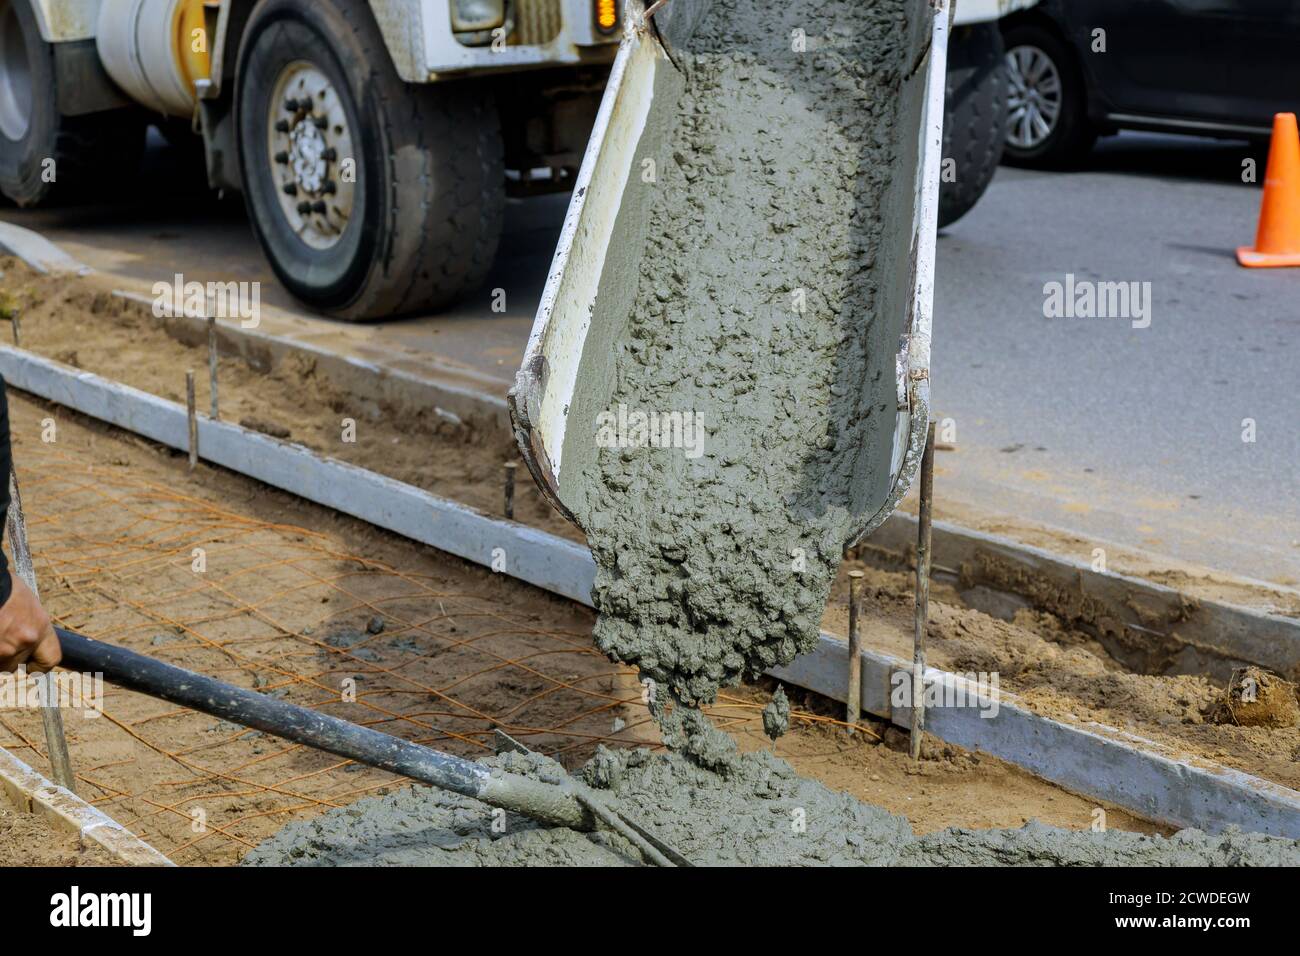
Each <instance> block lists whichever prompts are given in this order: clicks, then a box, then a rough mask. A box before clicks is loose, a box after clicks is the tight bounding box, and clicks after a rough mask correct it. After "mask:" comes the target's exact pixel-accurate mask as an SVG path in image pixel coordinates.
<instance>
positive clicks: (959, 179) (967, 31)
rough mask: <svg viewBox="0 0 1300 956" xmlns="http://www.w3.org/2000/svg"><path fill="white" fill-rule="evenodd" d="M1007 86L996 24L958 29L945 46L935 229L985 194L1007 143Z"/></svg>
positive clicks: (967, 208)
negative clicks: (941, 163) (945, 82)
mask: <svg viewBox="0 0 1300 956" xmlns="http://www.w3.org/2000/svg"><path fill="white" fill-rule="evenodd" d="M1006 119H1007V83H1006V67H1005V64H1004V62H1003V49H1002V34H1001V33H1000V32H999V30H998V26H997V24H996V23H981V24H975V25H972V26H967V27H962V28H959V29H958V30H957V31H956V32H955V33H954V34H953V36H952V39H951V40H950V41H949V45H948V87H947V93H946V96H945V98H944V120H943V157H944V161H945V162H944V166H945V173H947V169H948V167H949V165H950V164H949V162H948V161H949V160H951V168H952V175H951V176H949V175H944V176H943V177H941V179H940V181H939V228H941V229H942V228H943V227H944V226H948V225H951V224H952V223H954V222H956V221H957V220H958V219H960V218H961V217H962V216H964V215H966V213H968V212H970V211H971V209H972V208H974V206H975V204H976V203H977V202H978V201H979V198H980V197H981V196H983V195H984V191H985V190H986V189H988V186H989V183H990V182H991V181H992V180H993V174H994V172H996V171H997V168H998V162H999V160H1001V158H1002V144H1003V141H1004V140H1005V138H1006Z"/></svg>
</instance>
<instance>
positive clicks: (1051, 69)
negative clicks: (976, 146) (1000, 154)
mask: <svg viewBox="0 0 1300 956" xmlns="http://www.w3.org/2000/svg"><path fill="white" fill-rule="evenodd" d="M1007 77H1008V80H1009V83H1010V87H1011V90H1010V93H1009V95H1008V97H1007V110H1008V113H1009V116H1008V120H1007V142H1008V143H1010V144H1011V145H1012V146H1015V147H1016V148H1017V149H1033V148H1035V147H1036V146H1039V145H1041V144H1042V143H1043V142H1044V141H1045V140H1046V139H1047V138H1048V137H1049V136H1051V135H1052V132H1053V131H1054V130H1055V129H1056V123H1057V120H1058V119H1060V116H1061V74H1060V71H1058V70H1057V69H1056V64H1055V63H1053V62H1052V58H1051V57H1050V56H1048V55H1047V54H1046V53H1044V52H1043V51H1042V50H1040V49H1039V48H1038V47H1036V46H1018V47H1013V48H1012V49H1010V50H1008V51H1007Z"/></svg>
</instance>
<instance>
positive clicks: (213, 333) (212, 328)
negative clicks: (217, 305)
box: [208, 316, 221, 422]
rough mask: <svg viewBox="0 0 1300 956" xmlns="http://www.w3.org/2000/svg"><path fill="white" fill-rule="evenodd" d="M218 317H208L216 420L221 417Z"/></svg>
mask: <svg viewBox="0 0 1300 956" xmlns="http://www.w3.org/2000/svg"><path fill="white" fill-rule="evenodd" d="M217 358H218V353H217V318H216V316H211V317H209V318H208V392H209V394H210V396H211V398H212V412H211V417H212V420H213V421H214V422H215V421H217V419H219V418H221V405H220V403H219V402H218V401H217Z"/></svg>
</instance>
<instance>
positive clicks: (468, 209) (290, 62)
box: [236, 0, 505, 320]
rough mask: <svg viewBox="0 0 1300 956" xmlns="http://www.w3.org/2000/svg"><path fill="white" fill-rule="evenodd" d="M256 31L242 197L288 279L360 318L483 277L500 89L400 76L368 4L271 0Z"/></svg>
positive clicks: (309, 297) (305, 296)
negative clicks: (494, 92) (495, 94)
mask: <svg viewBox="0 0 1300 956" xmlns="http://www.w3.org/2000/svg"><path fill="white" fill-rule="evenodd" d="M244 36H245V40H244V44H243V47H242V49H241V50H240V54H239V66H238V83H239V89H238V94H237V118H236V122H237V127H238V130H239V143H240V148H239V156H240V164H241V169H242V172H243V180H244V195H245V199H246V202H247V205H248V211H249V218H250V219H251V220H252V222H253V227H254V230H255V231H256V233H257V236H258V239H259V240H260V242H261V244H262V248H263V249H264V250H265V252H266V255H267V258H268V259H269V260H270V263H271V266H272V268H273V269H274V271H275V273H276V275H277V276H278V277H279V279H280V281H281V282H282V283H283V284H284V285H285V287H286V288H287V289H288V290H289V291H290V292H292V293H293V295H295V296H296V297H297V298H298V299H300V300H302V301H303V302H304V303H306V304H307V305H309V306H311V307H313V308H317V309H320V310H322V311H325V312H328V313H330V314H332V315H335V316H337V317H339V318H343V319H350V320H357V319H369V318H379V317H383V316H390V315H400V314H403V313H407V312H412V311H415V310H418V309H436V308H439V307H442V306H445V305H447V304H449V303H451V302H452V301H454V300H455V299H456V298H458V297H459V296H461V295H462V294H464V293H465V292H468V291H470V290H471V289H473V288H475V287H476V286H478V285H480V284H481V283H482V281H483V279H484V277H485V276H486V275H487V271H488V268H489V267H490V266H491V264H492V258H493V256H494V255H495V253H496V248H497V242H498V240H499V238H500V234H501V221H502V216H503V213H504V206H505V173H504V169H503V146H502V139H501V127H500V121H499V119H498V117H497V113H496V107H495V104H494V102H493V100H492V99H491V97H490V96H489V95H488V94H487V93H486V92H483V91H482V90H481V87H480V86H479V85H477V84H466V83H457V84H447V83H440V84H435V85H421V86H408V85H407V84H405V83H403V82H402V80H401V79H400V78H399V77H398V76H397V73H396V71H395V70H394V68H393V65H392V62H391V60H390V58H389V56H388V52H387V50H386V49H385V47H384V42H383V38H382V37H381V35H380V33H379V29H378V27H377V26H376V25H375V22H374V19H373V15H372V14H371V12H370V9H369V6H368V4H366V3H365V2H364V0H263V2H262V3H261V4H259V5H258V7H257V8H256V9H255V11H254V12H253V15H252V18H251V19H250V21H249V24H248V26H247V28H246V29H245V31H244Z"/></svg>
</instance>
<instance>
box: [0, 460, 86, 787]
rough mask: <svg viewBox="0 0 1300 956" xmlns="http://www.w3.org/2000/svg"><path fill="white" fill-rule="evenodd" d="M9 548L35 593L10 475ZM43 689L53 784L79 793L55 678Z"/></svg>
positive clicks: (44, 677) (47, 677)
mask: <svg viewBox="0 0 1300 956" xmlns="http://www.w3.org/2000/svg"><path fill="white" fill-rule="evenodd" d="M6 524H7V526H8V531H9V549H10V550H11V551H12V552H13V555H14V573H15V574H17V575H18V577H19V578H20V579H21V580H22V582H23V584H25V585H27V587H28V588H29V589H30V590H31V592H32V593H33V594H38V592H37V590H36V568H35V566H34V565H33V564H32V551H31V548H29V547H28V546H27V520H26V518H25V517H24V516H23V499H22V496H21V495H20V494H19V493H18V479H17V477H15V475H14V473H13V472H12V471H11V472H9V515H8V517H7V519H6ZM35 679H36V680H37V681H39V682H40V684H41V687H40V691H41V723H42V724H44V725H45V746H46V749H47V750H49V752H50V768H51V770H52V771H53V773H54V782H55V783H57V784H58V785H59V786H60V787H65V788H66V789H68V790H70V791H72V792H73V793H76V792H77V787H76V784H77V778H76V775H75V774H73V772H72V758H71V757H70V756H69V755H68V738H67V736H66V735H65V734H64V732H63V712H62V711H61V710H59V698H58V694H57V693H56V689H55V684H54V680H53V675H51V674H41V675H40V676H38V677H36V678H35Z"/></svg>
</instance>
